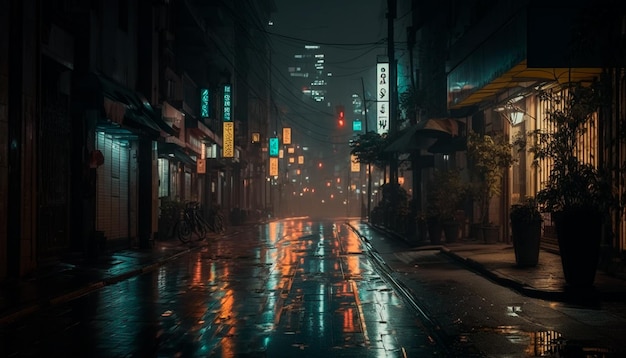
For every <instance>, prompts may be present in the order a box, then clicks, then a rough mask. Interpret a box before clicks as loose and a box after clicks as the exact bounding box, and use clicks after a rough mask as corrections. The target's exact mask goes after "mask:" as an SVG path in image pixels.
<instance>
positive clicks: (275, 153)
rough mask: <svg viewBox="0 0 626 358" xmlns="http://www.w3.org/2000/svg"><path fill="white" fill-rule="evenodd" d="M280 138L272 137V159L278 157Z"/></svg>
mask: <svg viewBox="0 0 626 358" xmlns="http://www.w3.org/2000/svg"><path fill="white" fill-rule="evenodd" d="M278 147H279V145H278V137H271V138H270V143H269V152H270V157H278V154H279V153H278Z"/></svg>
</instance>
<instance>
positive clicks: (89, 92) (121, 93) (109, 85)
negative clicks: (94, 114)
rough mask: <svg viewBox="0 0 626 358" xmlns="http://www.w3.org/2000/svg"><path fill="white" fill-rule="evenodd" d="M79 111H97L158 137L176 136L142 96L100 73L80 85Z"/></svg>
mask: <svg viewBox="0 0 626 358" xmlns="http://www.w3.org/2000/svg"><path fill="white" fill-rule="evenodd" d="M77 92H78V93H77V94H76V96H75V98H76V99H77V101H76V102H77V103H75V106H77V108H78V109H83V110H85V109H96V110H102V111H103V113H104V114H105V115H106V116H107V118H109V119H110V120H111V121H112V122H115V123H118V124H123V125H126V126H128V127H132V128H137V129H140V130H144V131H147V132H148V133H150V134H151V135H153V136H159V135H160V133H161V131H163V132H166V133H168V134H170V135H174V134H175V132H174V129H173V128H172V127H170V126H169V125H168V124H167V123H166V122H165V121H164V120H163V119H162V118H161V117H160V116H159V115H158V114H157V113H156V112H155V111H154V109H153V108H152V106H151V105H150V103H149V102H148V101H147V100H146V99H145V98H144V97H142V96H141V95H140V94H138V93H136V92H134V91H132V90H130V89H128V88H126V87H124V86H122V85H120V84H118V83H116V82H115V81H113V80H111V79H108V78H106V77H105V76H103V75H101V74H98V73H90V74H89V75H87V76H86V77H85V78H84V79H83V80H82V81H81V83H80V85H79V86H78V91H77Z"/></svg>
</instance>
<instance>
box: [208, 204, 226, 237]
mask: <svg viewBox="0 0 626 358" xmlns="http://www.w3.org/2000/svg"><path fill="white" fill-rule="evenodd" d="M208 226H209V228H210V229H211V231H213V232H215V233H218V234H221V233H224V232H226V226H225V224H224V214H222V210H221V209H220V208H219V206H218V207H214V208H211V211H210V212H209V223H208Z"/></svg>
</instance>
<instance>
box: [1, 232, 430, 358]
mask: <svg viewBox="0 0 626 358" xmlns="http://www.w3.org/2000/svg"><path fill="white" fill-rule="evenodd" d="M363 250H364V247H363V242H362V241H361V239H360V238H359V236H358V235H356V234H355V232H354V231H353V230H351V229H350V228H349V227H348V226H346V225H343V224H341V223H340V222H330V221H328V222H312V221H303V220H297V221H284V222H275V223H270V224H267V225H263V226H260V227H258V228H255V229H254V230H252V231H245V232H242V233H240V234H238V235H236V236H231V237H228V238H226V239H221V240H216V241H214V242H211V243H210V244H209V245H207V246H206V247H204V248H203V249H201V250H199V251H194V252H191V253H189V254H188V255H184V256H182V257H181V258H179V259H177V260H176V261H173V262H171V263H169V264H167V265H164V266H162V267H160V268H159V269H157V270H155V271H153V272H150V273H146V274H144V275H141V276H137V277H132V278H130V279H128V280H125V281H122V282H119V283H117V284H114V285H110V286H106V287H104V288H102V289H100V290H98V291H96V292H93V293H90V294H88V295H86V296H83V297H80V298H78V299H76V300H73V301H71V302H69V303H65V304H62V305H58V306H55V307H51V308H50V309H46V310H42V311H40V312H37V313H36V314H34V315H32V316H29V317H26V318H24V319H22V320H19V321H17V322H15V323H12V324H11V325H10V327H7V328H6V330H5V331H4V332H2V341H1V344H2V346H3V348H2V352H3V353H5V355H6V356H9V357H13V356H15V357H26V356H29V357H34V356H37V357H39V356H47V357H50V356H59V357H68V356H81V357H210V356H215V357H295V356H301V357H321V356H333V357H403V356H410V357H417V356H439V355H442V350H441V347H440V346H439V345H438V344H437V343H438V342H437V340H436V337H435V336H433V335H432V332H430V331H429V327H428V326H427V325H424V324H423V323H422V321H421V320H420V319H419V317H418V315H416V314H415V311H414V310H413V309H412V308H411V307H410V306H409V305H407V304H405V302H404V301H403V300H402V298H401V297H400V296H398V294H397V293H396V292H395V291H394V289H393V288H392V287H391V286H390V285H389V284H388V283H387V282H386V281H385V280H383V278H382V277H381V276H380V275H379V273H378V272H377V270H376V267H375V266H376V265H374V264H373V262H372V261H371V260H370V258H369V257H368V255H367V254H365V253H364V251H363Z"/></svg>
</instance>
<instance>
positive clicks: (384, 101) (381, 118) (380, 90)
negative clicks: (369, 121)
mask: <svg viewBox="0 0 626 358" xmlns="http://www.w3.org/2000/svg"><path fill="white" fill-rule="evenodd" d="M376 127H377V131H378V134H383V133H387V132H388V131H389V64H388V63H386V62H379V63H378V64H377V65H376Z"/></svg>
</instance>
